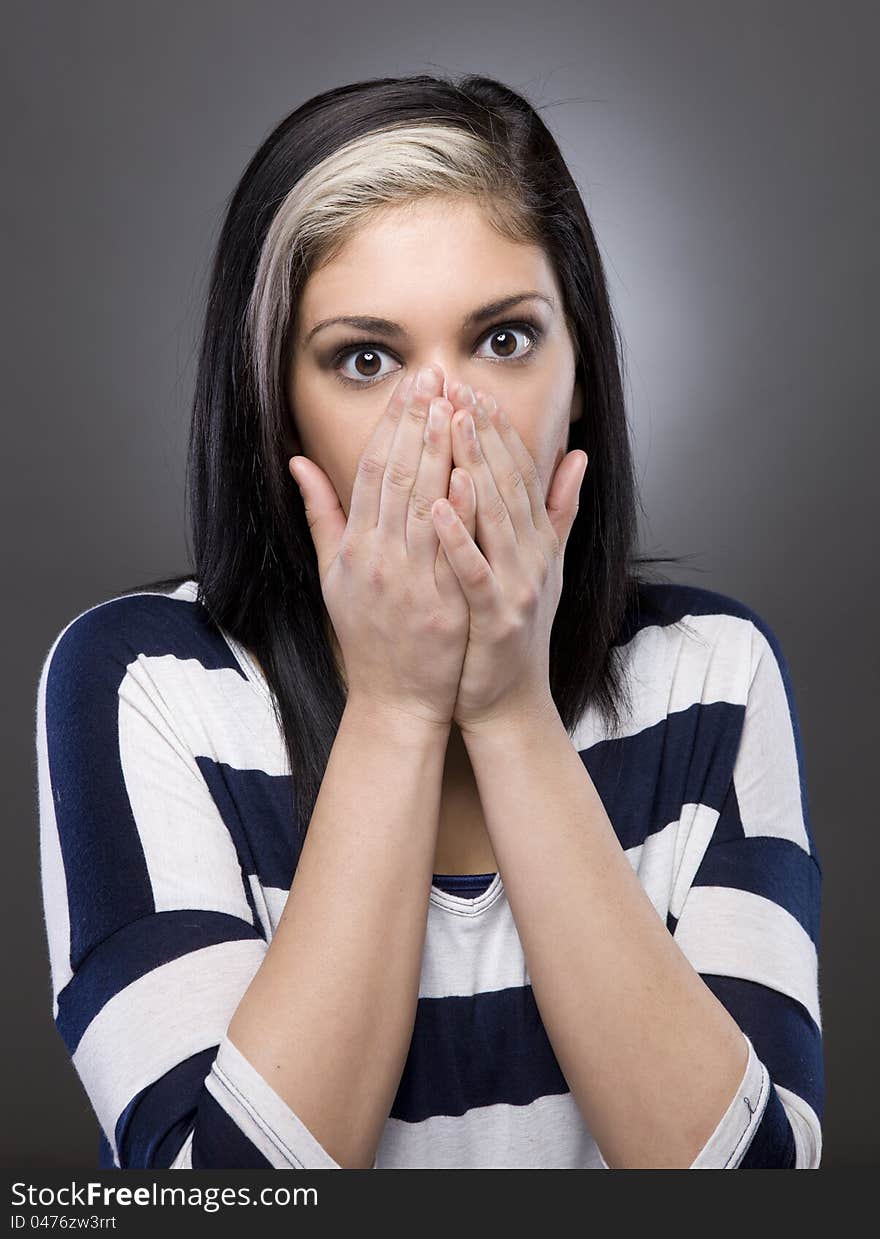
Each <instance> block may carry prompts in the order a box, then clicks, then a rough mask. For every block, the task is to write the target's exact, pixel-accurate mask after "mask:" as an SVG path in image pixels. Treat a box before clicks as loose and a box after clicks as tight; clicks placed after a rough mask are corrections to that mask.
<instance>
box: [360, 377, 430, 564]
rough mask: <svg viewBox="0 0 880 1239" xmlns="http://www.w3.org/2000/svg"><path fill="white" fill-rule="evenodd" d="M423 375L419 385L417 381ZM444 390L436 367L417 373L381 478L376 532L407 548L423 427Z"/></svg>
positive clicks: (423, 439)
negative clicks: (433, 399)
mask: <svg viewBox="0 0 880 1239" xmlns="http://www.w3.org/2000/svg"><path fill="white" fill-rule="evenodd" d="M421 375H424V379H423V382H422V384H421V385H420V383H419V377H420V376H421ZM442 390H443V375H442V374H441V373H440V372H439V368H438V367H437V366H427V367H424V368H423V370H422V371H420V375H419V376H417V377H416V382H415V383H414V384H413V386H412V387H411V388H410V390H409V392H408V394H407V397H406V399H405V401H404V406H403V411H402V413H401V415H400V419H399V420H398V423H397V428H396V430H395V433H394V438H393V440H392V442H391V447H390V449H389V452H388V462H387V464H386V465H385V475H384V477H383V478H382V493H381V496H380V498H379V519H378V521H377V522H376V527H377V529H379V530H380V532H382V533H383V534H384V535H386V536H387V537H389V538H391V539H392V540H397V539H399V540H400V542H401V543H402V544H403V546H404V547H405V546H406V524H407V518H408V514H409V502H410V495H411V494H412V488H413V484H414V482H415V479H416V475H417V474H418V471H419V463H420V460H421V455H422V448H423V446H424V441H425V423H426V422H427V420H428V405H429V404H430V403H431V400H432V398H433V397H434V396H439V395H440V393H441V391H442Z"/></svg>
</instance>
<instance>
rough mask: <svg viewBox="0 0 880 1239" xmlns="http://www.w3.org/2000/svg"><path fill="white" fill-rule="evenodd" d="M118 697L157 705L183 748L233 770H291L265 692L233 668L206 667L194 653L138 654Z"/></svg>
mask: <svg viewBox="0 0 880 1239" xmlns="http://www.w3.org/2000/svg"><path fill="white" fill-rule="evenodd" d="M231 656H232V655H231V653H230V657H231ZM119 696H120V698H121V699H122V700H125V701H130V703H131V704H132V705H133V706H134V707H135V708H137V709H140V708H142V706H143V703H144V702H152V703H155V706H158V707H160V708H161V712H162V714H163V716H164V717H165V718H168V719H173V720H174V726H175V730H176V734H177V737H178V743H179V745H180V747H181V748H182V750H183V751H185V752H187V753H192V754H193V755H194V756H197V757H209V758H210V759H211V760H212V761H215V762H225V763H226V764H227V765H229V766H232V767H234V768H235V769H236V770H260V771H262V772H264V773H265V774H272V775H289V774H290V763H289V761H288V759H287V750H286V749H285V747H284V737H283V733H282V732H281V729H280V728H279V727H278V724H277V721H276V719H275V716H274V714H273V712H272V710H271V708H267V703H266V698H265V696H263V694H262V693H261V692H260V691H259V690H258V689H257V687H256V685H255V684H253V683H252V682H251V681H250V680H249V679H246V678H245V676H244V675H243V673H242V672H241V671H238V670H236V669H235V668H234V667H205V666H204V665H203V663H202V662H201V661H200V660H199V659H198V658H178V657H177V655H175V654H154V655H148V654H139V655H138V656H137V658H135V659H133V660H132V661H131V662H130V663H129V664H128V666H127V667H126V671H125V677H124V678H123V680H122V683H121V684H120V686H119ZM154 708H155V707H154Z"/></svg>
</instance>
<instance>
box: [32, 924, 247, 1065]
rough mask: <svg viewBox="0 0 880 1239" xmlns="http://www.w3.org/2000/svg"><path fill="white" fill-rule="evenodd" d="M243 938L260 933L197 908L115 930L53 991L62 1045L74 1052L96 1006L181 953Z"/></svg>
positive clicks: (102, 1004) (98, 1009) (96, 1012)
mask: <svg viewBox="0 0 880 1239" xmlns="http://www.w3.org/2000/svg"><path fill="white" fill-rule="evenodd" d="M243 938H253V939H260V938H261V935H260V933H259V932H258V930H256V929H255V928H254V926H253V925H248V924H247V922H246V921H243V920H241V919H240V918H239V917H237V916H230V915H229V914H228V913H226V912H208V911H205V910H204V909H202V908H193V909H186V910H183V911H174V912H155V913H154V914H153V915H152V916H147V917H143V918H142V919H141V920H139V921H134V922H132V924H131V925H126V926H125V927H124V928H123V929H120V930H118V931H117V933H115V934H114V935H113V937H112V938H111V939H110V941H109V942H103V943H101V945H100V946H98V947H96V948H95V950H94V951H92V952H91V954H90V955H88V956H87V957H86V959H85V960H84V961H83V963H82V964H81V966H80V967H79V969H78V970H77V972H76V973H75V974H74V976H73V977H72V979H71V980H70V982H69V983H68V984H67V985H66V986H65V987H64V989H63V990H62V991H61V992H60V994H59V995H58V1017H57V1020H56V1023H57V1026H58V1031H59V1032H60V1033H61V1036H62V1037H63V1039H64V1043H65V1045H66V1046H67V1048H68V1050H69V1051H70V1053H71V1054H73V1053H75V1051H76V1048H77V1046H78V1045H79V1042H80V1038H81V1037H82V1035H83V1033H84V1032H85V1030H86V1029H87V1028H88V1026H89V1024H90V1023H91V1022H92V1020H93V1019H94V1018H95V1016H96V1015H97V1014H98V1012H99V1011H100V1010H101V1009H102V1007H103V1006H104V1005H105V1003H107V1002H109V1000H110V999H111V998H113V997H114V996H115V995H116V994H118V993H119V992H120V991H121V990H123V989H125V987H126V986H127V985H131V984H132V982H134V981H137V980H138V979H139V978H140V977H143V976H146V975H147V973H149V972H152V971H153V969H154V968H158V967H160V966H161V965H162V964H167V963H169V962H170V961H171V960H173V959H179V958H180V957H181V956H182V955H188V954H190V952H192V951H198V950H201V949H202V948H203V947H206V946H215V945H216V944H217V943H220V942H237V941H240V940H241V939H243ZM172 997H173V996H172Z"/></svg>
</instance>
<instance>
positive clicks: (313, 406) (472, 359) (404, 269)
mask: <svg viewBox="0 0 880 1239" xmlns="http://www.w3.org/2000/svg"><path fill="white" fill-rule="evenodd" d="M526 293H529V294H532V295H531V296H524V295H523V294H526ZM534 294H540V296H535V295H534ZM514 297H515V298H516V300H515V301H511V303H510V304H509V305H507V306H505V307H504V308H503V309H501V310H496V311H495V312H492V313H489V314H488V315H487V314H480V315H479V318H472V320H471V321H470V322H466V320H468V319H469V317H471V316H474V315H475V314H476V312H477V311H480V310H483V309H484V307H486V306H487V305H489V304H490V303H493V302H499V301H501V300H502V299H507V298H514ZM545 298H546V300H545ZM345 317H357V318H366V317H369V318H373V319H381V320H384V321H383V322H382V323H378V322H375V323H372V324H366V323H364V324H362V325H360V326H358V325H355V324H352V323H350V322H349V323H344V322H338V321H336V322H329V323H327V322H326V320H336V319H341V318H345ZM319 324H321V326H320V327H319ZM292 330H293V340H292V342H291V344H292V348H291V354H290V357H291V361H290V369H289V372H288V375H287V378H286V394H287V400H288V406H289V408H290V410H291V411H292V413H293V420H294V426H293V440H294V444H295V446H294V452H296V453H297V454H301V455H303V456H307V457H308V458H309V460H312V461H314V462H315V464H317V465H318V466H319V467H320V468H321V469H323V471H324V472H325V473H326V474H327V476H328V477H329V479H330V481H331V482H332V484H333V486H334V487H335V489H336V493H337V495H338V496H339V501H340V503H341V505H342V508H343V511H344V512H345V514H346V516H347V515H348V511H349V504H350V500H351V490H352V486H353V485H354V480H355V476H356V472H357V463H358V459H359V458H360V455H361V453H362V451H363V449H364V447H365V446H366V443H367V440H368V439H369V438H370V435H371V434H372V431H373V428H374V427H375V425H376V422H377V421H378V419H379V418H380V417H381V416H382V414H383V413H384V411H385V408H386V406H387V404H388V399H389V396H390V395H391V392H392V390H393V388H394V387H395V386H396V385H397V383H398V381H399V380H400V379H401V378H402V377H404V376H405V375H407V374H410V373H412V374H415V372H416V371H417V370H418V369H419V368H420V367H421V366H424V365H428V364H430V363H434V364H435V365H437V366H439V367H440V369H441V371H442V373H443V375H444V376H445V379H446V386H445V387H444V392H447V393H448V392H449V390H450V389H451V387H452V384H453V383H455V382H461V383H468V384H469V385H470V386H471V387H472V388H473V389H474V390H475V391H477V390H480V391H484V392H487V393H489V394H491V395H492V396H494V397H495V399H496V400H497V401H498V403H499V405H501V406H502V408H503V409H504V410H505V412H506V413H507V415H508V417H509V418H510V420H511V421H512V422H513V424H514V426H515V427H516V429H517V431H518V432H519V435H520V438H521V439H522V440H523V443H524V444H525V446H526V448H527V449H528V450H529V452H530V453H531V455H532V457H533V458H534V460H535V464H536V465H537V467H538V472H539V475H540V477H541V482H542V484H543V489H544V495H545V497H546V495H547V491H548V488H549V485H550V482H551V481H552V478H553V473H554V471H555V469H556V466H557V465H558V464H559V462H560V461H561V460H562V458H563V456H565V454H566V452H567V451H568V428H569V424H570V423H571V422H573V421H576V420H577V418H578V417H580V416H581V412H582V408H581V392H580V386H579V385H578V386H577V387H576V385H575V352H574V348H573V345H572V340H571V337H570V335H569V331H568V327H567V324H566V321H565V318H564V315H563V309H562V298H561V295H560V289H559V285H558V283H557V281H556V278H555V274H554V272H553V270H552V267H551V265H550V263H549V262H548V260H547V257H546V255H545V253H544V251H543V250H542V249H541V248H540V246H536V245H524V244H517V243H514V242H512V241H509V240H507V239H506V238H504V237H502V236H500V235H499V234H498V233H497V232H496V231H495V230H494V229H493V228H492V227H491V226H490V224H489V223H488V222H487V220H486V218H485V216H484V215H483V213H482V212H481V210H480V208H479V206H478V205H477V204H475V203H473V202H471V201H468V200H452V199H446V198H440V197H435V198H424V199H421V200H418V201H416V202H414V203H408V204H406V205H405V206H399V205H394V206H392V207H388V208H384V209H382V210H381V211H379V212H377V213H376V214H375V215H373V216H371V217H370V221H369V222H368V223H366V224H364V225H363V226H362V227H361V228H360V229H359V230H358V231H357V232H356V233H355V234H354V235H353V236H352V237H351V238H349V240H348V241H347V242H346V244H345V246H344V248H343V249H341V250H340V251H339V252H338V253H337V254H336V255H335V256H334V257H333V259H332V260H331V261H330V262H328V263H327V264H326V265H325V266H323V267H321V268H320V269H318V270H317V271H315V272H313V274H312V275H311V276H310V277H309V279H308V280H307V282H306V284H305V287H304V289H303V291H302V295H301V298H300V301H299V306H298V311H297V314H296V317H295V321H294V324H293V328H292ZM533 336H534V338H533ZM292 454H293V452H292V453H291V455H292Z"/></svg>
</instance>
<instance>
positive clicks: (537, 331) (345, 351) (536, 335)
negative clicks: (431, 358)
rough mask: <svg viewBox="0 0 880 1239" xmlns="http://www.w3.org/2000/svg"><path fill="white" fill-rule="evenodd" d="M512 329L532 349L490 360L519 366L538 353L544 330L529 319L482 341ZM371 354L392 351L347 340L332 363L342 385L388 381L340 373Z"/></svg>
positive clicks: (502, 326)
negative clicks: (349, 362) (352, 359)
mask: <svg viewBox="0 0 880 1239" xmlns="http://www.w3.org/2000/svg"><path fill="white" fill-rule="evenodd" d="M510 329H513V330H516V331H522V332H523V333H524V334H525V335H526V336H527V337H528V339H529V341H530V347H529V348H528V350H527V351H526V352H525V353H524V354H522V356H520V357H495V358H491V359H490V360H493V361H500V362H505V363H507V364H508V365H518V364H519V363H521V362H525V361H527V360H529V359H530V358H531V356H532V354H533V353H535V352H537V350H538V347H539V346H540V344H541V342H542V340H543V337H544V330H543V328H542V327H541V326H540V324H538V323H536V322H532V321H530V320H528V319H521V320H518V321H516V322H509V323H497V324H496V325H495V326H494V327H490V329H489V330H488V331H487V332H485V333H484V334H483V335H482V336H481V337H480V339H481V340H489V339H491V338H492V336H494V335H498V333H499V332H501V331H507V330H510ZM370 352H372V353H385V352H390V350H387V349H384V348H380V347H379V345H377V344H374V343H373V342H372V341H370V340H346V341H345V342H344V343H343V344H342V345H341V346H340V348H339V349H338V350H337V352H336V354H335V356H334V357H333V359H332V361H331V363H330V365H331V366H332V368H333V371H334V375H335V378H336V379H337V380H338V381H339V382H340V383H344V384H345V385H346V387H372V386H373V384H374V383H378V382H379V381H380V380H381V379H387V378H388V375H387V374H376V375H374V376H373V377H372V378H367V379H350V378H348V377H347V376H346V375H344V374H340V373H339V367H340V366H341V365H342V363H343V362H345V361H347V360H348V359H349V357H356V356H357V354H358V353H370Z"/></svg>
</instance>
